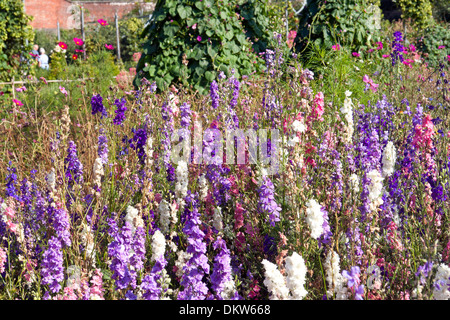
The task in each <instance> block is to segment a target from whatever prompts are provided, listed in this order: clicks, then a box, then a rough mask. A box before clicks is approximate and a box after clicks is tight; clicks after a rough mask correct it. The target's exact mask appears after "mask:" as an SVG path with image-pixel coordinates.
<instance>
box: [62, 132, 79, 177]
mask: <svg viewBox="0 0 450 320" xmlns="http://www.w3.org/2000/svg"><path fill="white" fill-rule="evenodd" d="M64 167H65V175H66V178H67V182H68V184H69V185H73V184H74V183H80V184H81V183H83V164H82V163H81V162H80V160H78V155H77V145H76V144H75V143H74V142H73V141H72V140H71V141H69V147H68V149H67V157H66V158H65V159H64Z"/></svg>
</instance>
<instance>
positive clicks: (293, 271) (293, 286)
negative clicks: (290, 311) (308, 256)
mask: <svg viewBox="0 0 450 320" xmlns="http://www.w3.org/2000/svg"><path fill="white" fill-rule="evenodd" d="M307 271H308V269H307V268H306V265H305V260H303V258H302V256H300V255H299V254H298V253H297V252H294V253H292V255H291V256H290V257H287V258H286V272H287V277H286V284H287V287H288V288H289V290H290V291H291V294H292V299H293V300H302V299H303V298H304V297H306V295H307V294H308V291H306V289H305V282H306V272H307Z"/></svg>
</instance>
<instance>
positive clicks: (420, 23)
mask: <svg viewBox="0 0 450 320" xmlns="http://www.w3.org/2000/svg"><path fill="white" fill-rule="evenodd" d="M397 3H398V5H399V6H400V9H401V10H402V18H403V19H408V18H410V19H411V20H412V22H413V23H414V25H415V27H416V28H418V29H423V28H426V27H428V26H430V25H431V24H432V23H433V9H432V6H431V2H430V0H397Z"/></svg>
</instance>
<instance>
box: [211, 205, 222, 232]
mask: <svg viewBox="0 0 450 320" xmlns="http://www.w3.org/2000/svg"><path fill="white" fill-rule="evenodd" d="M213 226H214V228H216V229H217V230H218V231H222V230H223V222H222V208H221V207H217V208H214V214H213Z"/></svg>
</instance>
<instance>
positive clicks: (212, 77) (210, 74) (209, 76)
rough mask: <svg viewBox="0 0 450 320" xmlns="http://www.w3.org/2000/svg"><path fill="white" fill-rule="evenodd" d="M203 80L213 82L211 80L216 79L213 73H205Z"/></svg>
mask: <svg viewBox="0 0 450 320" xmlns="http://www.w3.org/2000/svg"><path fill="white" fill-rule="evenodd" d="M205 78H206V80H208V82H213V80H214V79H215V78H216V73H215V72H214V71H206V72H205Z"/></svg>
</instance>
